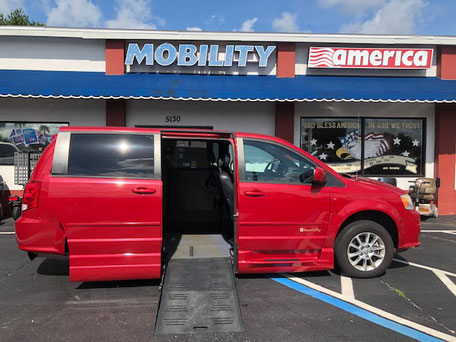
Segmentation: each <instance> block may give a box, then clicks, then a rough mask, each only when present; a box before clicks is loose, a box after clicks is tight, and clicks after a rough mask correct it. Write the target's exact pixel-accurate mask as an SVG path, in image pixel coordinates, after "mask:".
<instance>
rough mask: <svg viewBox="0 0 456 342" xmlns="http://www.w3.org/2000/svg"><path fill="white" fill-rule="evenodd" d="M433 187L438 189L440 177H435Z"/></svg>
mask: <svg viewBox="0 0 456 342" xmlns="http://www.w3.org/2000/svg"><path fill="white" fill-rule="evenodd" d="M435 186H436V187H437V189H438V188H440V177H437V178H436V179H435Z"/></svg>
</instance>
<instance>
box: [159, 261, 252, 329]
mask: <svg viewBox="0 0 456 342" xmlns="http://www.w3.org/2000/svg"><path fill="white" fill-rule="evenodd" d="M241 331H243V327H242V317H241V309H240V306H239V299H238V295H237V290H236V283H235V280H234V274H233V270H232V266H231V261H230V259H229V258H195V259H174V260H171V261H170V262H169V264H168V267H167V270H166V274H165V279H164V282H163V288H162V293H161V299H160V307H159V309H158V314H157V321H156V322H155V333H156V334H186V333H203V332H211V333H212V332H241Z"/></svg>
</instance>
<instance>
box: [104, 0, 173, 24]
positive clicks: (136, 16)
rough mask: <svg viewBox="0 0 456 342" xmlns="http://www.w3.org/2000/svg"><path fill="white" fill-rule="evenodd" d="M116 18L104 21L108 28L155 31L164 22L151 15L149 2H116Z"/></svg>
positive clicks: (132, 0)
mask: <svg viewBox="0 0 456 342" xmlns="http://www.w3.org/2000/svg"><path fill="white" fill-rule="evenodd" d="M115 11H116V17H115V18H114V19H111V20H107V21H106V26H107V27H109V28H134V29H141V28H148V29H156V28H157V26H163V25H165V20H164V19H163V18H160V17H158V16H154V15H152V12H151V4H150V0H117V3H116V7H115Z"/></svg>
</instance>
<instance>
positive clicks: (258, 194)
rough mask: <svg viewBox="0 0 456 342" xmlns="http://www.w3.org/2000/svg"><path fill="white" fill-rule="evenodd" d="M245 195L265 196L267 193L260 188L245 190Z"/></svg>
mask: <svg viewBox="0 0 456 342" xmlns="http://www.w3.org/2000/svg"><path fill="white" fill-rule="evenodd" d="M244 195H246V196H249V197H263V196H264V195H265V193H264V192H263V191H260V190H252V191H245V192H244Z"/></svg>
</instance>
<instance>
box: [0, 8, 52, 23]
mask: <svg viewBox="0 0 456 342" xmlns="http://www.w3.org/2000/svg"><path fill="white" fill-rule="evenodd" d="M0 25H15V26H45V25H44V24H43V23H40V22H36V21H33V20H30V19H29V16H28V15H26V14H25V12H24V10H23V9H22V8H20V9H15V10H14V11H12V12H11V13H10V14H8V15H6V16H5V15H3V13H0Z"/></svg>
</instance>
